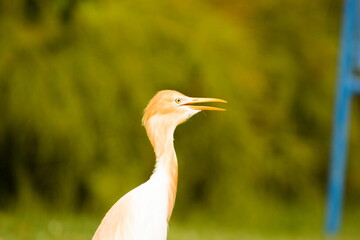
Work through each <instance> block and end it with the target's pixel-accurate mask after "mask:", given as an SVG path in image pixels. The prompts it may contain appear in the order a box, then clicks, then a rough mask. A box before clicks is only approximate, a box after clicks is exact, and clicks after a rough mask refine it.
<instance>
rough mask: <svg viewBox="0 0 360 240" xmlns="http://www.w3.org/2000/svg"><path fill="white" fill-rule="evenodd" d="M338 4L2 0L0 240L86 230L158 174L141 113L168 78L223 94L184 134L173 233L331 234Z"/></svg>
mask: <svg viewBox="0 0 360 240" xmlns="http://www.w3.org/2000/svg"><path fill="white" fill-rule="evenodd" d="M342 4H343V3H342V1H337V0H318V1H311V0H291V1H280V0H255V1H245V0H197V1H192V0H152V1H146V0H122V1H115V0H106V1H100V0H98V1H96V0H18V1H8V0H0V239H1V240H3V239H64V238H65V239H90V238H91V236H92V234H93V233H94V231H95V229H96V227H97V225H98V224H99V222H100V220H101V219H102V217H103V215H104V214H105V212H106V211H107V210H108V209H109V208H110V206H111V205H112V204H114V203H115V201H116V200H117V199H119V198H120V197H121V196H122V195H123V194H125V193H126V192H128V191H129V190H130V189H132V188H134V187H136V186H138V185H139V184H141V183H142V182H144V181H146V180H147V179H148V178H149V176H150V174H151V172H152V169H153V167H154V160H155V156H154V154H153V150H152V148H151V145H150V143H149V141H148V139H147V137H146V133H145V130H144V129H143V127H142V126H141V118H142V112H143V109H144V108H145V106H146V105H147V102H148V101H149V100H150V99H151V97H152V96H153V95H154V94H155V93H156V92H157V91H159V90H162V89H175V90H178V91H180V92H182V93H184V94H186V95H188V96H194V97H195V96H196V97H217V98H222V99H226V100H227V101H228V104H227V105H226V106H225V107H226V108H227V109H228V110H227V111H226V112H222V113H213V112H206V113H201V114H198V115H197V116H195V117H193V118H192V119H191V120H190V121H189V122H187V123H185V124H184V125H181V126H180V127H178V129H177V131H176V133H175V139H176V141H175V147H176V150H177V155H178V160H179V186H178V195H177V202H176V206H175V209H174V212H173V217H172V220H171V224H170V232H169V239H272V238H273V239H317V237H319V239H322V238H320V237H321V236H322V233H323V220H324V208H325V206H324V204H325V197H326V185H327V172H328V162H329V155H330V154H329V153H330V138H331V127H332V116H333V103H334V91H335V85H336V74H337V63H338V60H337V58H338V52H339V38H340V30H341V29H340V26H341V16H342ZM359 110H360V101H359V99H356V100H355V103H354V104H353V111H352V118H351V119H352V120H351V129H350V150H349V162H348V171H347V179H346V198H345V215H344V224H343V235H342V237H343V239H358V238H357V237H358V236H359V235H360V230H359V229H358V225H359V222H360V205H359V201H360V161H359V156H360V148H359V146H358V144H359V142H360V134H359V132H360V111H359ZM299 237H300V238H299ZM301 237H303V238H301Z"/></svg>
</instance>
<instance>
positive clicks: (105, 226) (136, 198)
mask: <svg viewBox="0 0 360 240" xmlns="http://www.w3.org/2000/svg"><path fill="white" fill-rule="evenodd" d="M204 102H226V101H224V100H222V99H217V98H192V97H187V96H185V95H184V94H181V93H179V92H177V91H174V90H163V91H160V92H158V93H157V94H156V95H155V96H154V97H153V98H152V99H151V100H150V102H149V104H148V105H147V107H146V108H145V110H144V116H143V119H142V123H143V126H144V127H145V129H146V133H147V136H148V138H149V140H150V142H151V144H152V146H153V148H154V151H155V155H156V165H155V169H154V171H153V173H152V175H151V177H150V179H149V180H148V181H147V182H145V183H143V184H141V185H140V186H138V187H136V188H135V189H133V190H131V191H130V192H128V193H127V194H125V195H124V196H123V197H122V198H120V199H119V200H118V201H117V202H116V203H115V204H114V205H113V206H112V207H111V208H110V210H109V211H108V212H107V213H106V215H105V217H104V218H103V220H102V221H101V223H100V225H99V227H98V229H97V230H96V232H95V234H94V236H93V240H165V239H166V237H167V229H168V222H169V220H170V217H171V214H172V210H173V208H174V204H175V197H176V189H177V182H178V163H177V158H176V154H175V149H174V143H173V141H174V139H173V136H174V131H175V128H176V126H178V125H179V124H181V123H183V122H185V121H186V120H188V119H189V118H190V117H191V116H193V115H195V114H196V113H198V112H200V111H201V110H215V111H223V110H225V109H222V108H217V107H210V106H200V105H194V104H197V103H204Z"/></svg>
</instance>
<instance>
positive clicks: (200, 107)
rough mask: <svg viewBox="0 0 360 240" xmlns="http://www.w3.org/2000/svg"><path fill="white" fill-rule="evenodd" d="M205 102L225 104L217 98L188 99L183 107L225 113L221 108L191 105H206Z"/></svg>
mask: <svg viewBox="0 0 360 240" xmlns="http://www.w3.org/2000/svg"><path fill="white" fill-rule="evenodd" d="M207 102H222V103H226V101H225V100H222V99H218V98H189V101H188V102H186V103H184V104H183V105H186V106H188V107H190V108H191V109H193V110H212V111H225V109H223V108H217V107H209V106H199V105H193V104H197V103H207Z"/></svg>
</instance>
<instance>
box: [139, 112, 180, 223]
mask: <svg viewBox="0 0 360 240" xmlns="http://www.w3.org/2000/svg"><path fill="white" fill-rule="evenodd" d="M144 124H145V129H146V132H147V135H148V137H149V139H150V142H151V144H152V146H153V147H154V151H155V154H156V167H155V170H154V173H155V172H156V171H157V170H158V169H160V168H163V169H165V170H166V172H167V173H168V176H169V186H168V219H167V220H168V221H169V220H170V217H171V213H172V210H173V208H174V205H175V198H176V191H177V182H178V163H177V158H176V153H175V148H174V140H173V136H174V131H175V126H173V125H170V124H166V121H161V119H160V118H156V117H153V118H149V119H147V121H146V122H145V123H144Z"/></svg>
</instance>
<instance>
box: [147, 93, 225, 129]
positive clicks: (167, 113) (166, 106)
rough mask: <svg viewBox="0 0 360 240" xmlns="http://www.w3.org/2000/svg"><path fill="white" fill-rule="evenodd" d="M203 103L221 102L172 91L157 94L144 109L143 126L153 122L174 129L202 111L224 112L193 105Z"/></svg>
mask: <svg viewBox="0 0 360 240" xmlns="http://www.w3.org/2000/svg"><path fill="white" fill-rule="evenodd" d="M205 102H223V103H226V101H225V100H222V99H218V98H197V97H195V98H194V97H188V96H185V95H184V94H182V93H179V92H177V91H174V90H163V91H160V92H158V93H157V94H156V95H155V96H154V97H153V98H152V99H151V100H150V102H149V104H148V106H147V107H146V108H145V111H144V117H143V120H142V122H143V125H144V126H145V127H147V126H148V125H149V123H150V122H151V121H153V120H155V121H156V122H161V124H163V125H168V126H172V127H174V128H175V127H176V126H177V125H179V124H181V123H183V122H185V121H186V120H188V119H189V118H190V117H192V116H193V115H195V114H196V113H198V112H200V111H202V110H212V111H224V110H225V109H222V108H217V107H210V106H201V105H195V104H198V103H205Z"/></svg>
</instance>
